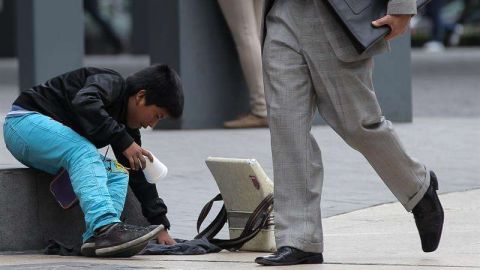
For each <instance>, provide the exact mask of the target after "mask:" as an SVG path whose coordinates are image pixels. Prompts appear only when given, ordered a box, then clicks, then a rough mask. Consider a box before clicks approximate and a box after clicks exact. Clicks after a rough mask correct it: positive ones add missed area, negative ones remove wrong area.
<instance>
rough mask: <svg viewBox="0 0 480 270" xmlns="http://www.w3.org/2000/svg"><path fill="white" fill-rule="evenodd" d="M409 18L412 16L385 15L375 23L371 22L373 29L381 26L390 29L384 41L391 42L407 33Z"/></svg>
mask: <svg viewBox="0 0 480 270" xmlns="http://www.w3.org/2000/svg"><path fill="white" fill-rule="evenodd" d="M411 18H412V15H409V14H398V15H386V16H384V17H382V18H380V19H378V20H376V21H373V22H372V24H373V26H375V27H380V26H383V25H387V26H388V27H390V33H389V34H388V35H387V36H386V37H385V39H386V40H391V39H394V38H396V37H397V36H399V35H401V34H403V33H405V32H406V31H407V29H408V27H409V24H410V19H411Z"/></svg>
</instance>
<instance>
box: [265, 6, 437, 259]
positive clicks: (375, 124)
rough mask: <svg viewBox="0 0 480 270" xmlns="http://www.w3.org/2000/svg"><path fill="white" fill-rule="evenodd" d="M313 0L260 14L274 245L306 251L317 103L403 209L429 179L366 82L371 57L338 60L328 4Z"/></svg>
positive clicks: (313, 242)
mask: <svg viewBox="0 0 480 270" xmlns="http://www.w3.org/2000/svg"><path fill="white" fill-rule="evenodd" d="M318 2H321V1H314V0H277V1H276V2H275V4H274V6H273V8H272V10H270V12H269V14H268V16H267V18H266V29H267V33H266V39H265V44H264V48H263V69H264V83H265V94H266V98H267V109H268V117H269V125H270V132H271V144H272V157H273V169H274V182H275V191H274V192H275V194H274V197H275V203H274V212H275V237H276V241H277V247H280V246H293V247H296V248H299V249H301V250H304V251H309V252H323V236H322V223H321V213H320V199H321V192H322V182H323V165H322V159H321V153H320V149H319V147H318V145H317V143H316V141H315V139H314V137H313V136H312V135H311V133H310V130H311V125H312V119H313V116H314V112H315V109H317V108H318V110H319V112H320V114H321V116H322V117H323V118H324V119H325V121H326V122H327V123H328V125H330V126H331V127H332V128H333V129H334V130H335V131H336V132H337V133H338V134H339V135H340V136H341V137H342V138H343V140H345V142H347V143H348V144H349V145H350V146H351V147H352V148H353V149H355V150H357V151H359V152H360V153H362V154H363V155H364V156H365V158H366V159H367V160H368V162H369V163H370V164H371V165H372V167H373V168H374V169H375V171H376V172H377V173H378V175H379V176H380V178H381V179H382V180H383V181H384V182H385V184H386V185H387V186H388V188H389V189H390V190H391V191H392V193H393V194H394V195H395V196H396V198H397V199H398V200H399V201H400V202H401V203H402V204H403V206H404V207H405V209H406V210H407V211H411V210H412V208H413V207H414V206H415V205H416V204H417V203H418V202H419V201H420V199H421V198H422V197H423V195H424V194H425V192H426V189H427V188H428V186H429V180H430V176H429V173H428V171H427V169H426V168H425V166H424V165H423V164H421V163H419V162H418V161H416V160H414V159H413V158H411V157H410V156H409V155H408V154H407V153H406V152H405V150H404V148H403V147H402V145H401V143H400V141H399V139H398V137H397V135H396V134H395V132H394V130H393V126H392V123H391V122H389V121H387V120H386V119H385V118H384V117H383V116H382V112H381V109H380V106H379V104H378V101H377V98H376V96H375V92H374V90H373V85H372V68H373V60H372V58H371V57H366V58H365V57H359V59H358V60H356V61H351V62H344V61H341V60H339V58H338V57H337V56H336V55H335V50H334V48H332V45H331V44H330V43H329V41H328V38H327V37H328V36H335V35H336V33H335V32H326V30H325V29H332V28H331V27H325V25H324V24H326V23H330V22H329V21H328V20H327V21H325V20H324V19H325V18H323V20H322V19H321V18H319V16H320V14H322V13H325V12H326V11H325V10H321V9H322V8H325V7H324V6H323V5H318ZM332 23H333V22H332ZM338 31H342V29H338ZM338 34H339V35H340V34H342V35H343V34H344V33H340V32H339V33H338ZM340 46H341V44H340ZM345 46H351V44H345Z"/></svg>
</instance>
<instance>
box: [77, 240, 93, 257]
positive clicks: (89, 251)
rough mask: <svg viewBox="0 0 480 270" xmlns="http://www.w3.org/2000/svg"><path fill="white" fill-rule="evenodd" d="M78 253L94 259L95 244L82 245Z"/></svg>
mask: <svg viewBox="0 0 480 270" xmlns="http://www.w3.org/2000/svg"><path fill="white" fill-rule="evenodd" d="M80 253H81V254H82V256H85V257H95V255H96V254H95V243H84V244H83V245H82V247H81V248H80Z"/></svg>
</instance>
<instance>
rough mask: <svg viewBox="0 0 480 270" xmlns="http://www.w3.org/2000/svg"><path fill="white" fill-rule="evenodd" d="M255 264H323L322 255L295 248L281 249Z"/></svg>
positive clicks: (260, 258) (256, 260)
mask: <svg viewBox="0 0 480 270" xmlns="http://www.w3.org/2000/svg"><path fill="white" fill-rule="evenodd" d="M255 262H256V263H258V264H261V265H268V266H270V265H272V266H280V265H293V264H315V263H323V256H322V253H313V252H304V251H301V250H300V249H297V248H294V247H280V248H278V250H277V252H275V253H273V254H272V255H268V256H263V257H258V258H256V259H255Z"/></svg>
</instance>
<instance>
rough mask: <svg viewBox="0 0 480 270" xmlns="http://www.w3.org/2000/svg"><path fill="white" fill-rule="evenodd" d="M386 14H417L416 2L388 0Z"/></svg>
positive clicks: (414, 0) (412, 0) (413, 0)
mask: <svg viewBox="0 0 480 270" xmlns="http://www.w3.org/2000/svg"><path fill="white" fill-rule="evenodd" d="M387 14H389V15H394V14H410V15H415V14H417V1H416V0H390V1H388V7H387Z"/></svg>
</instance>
